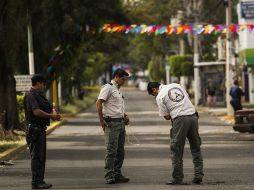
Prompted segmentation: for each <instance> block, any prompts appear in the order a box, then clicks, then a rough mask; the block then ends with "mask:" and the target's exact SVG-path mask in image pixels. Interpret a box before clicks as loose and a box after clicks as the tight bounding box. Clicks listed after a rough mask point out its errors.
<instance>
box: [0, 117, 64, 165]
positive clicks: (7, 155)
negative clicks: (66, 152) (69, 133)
mask: <svg viewBox="0 0 254 190" xmlns="http://www.w3.org/2000/svg"><path fill="white" fill-rule="evenodd" d="M65 121H66V120H62V121H57V122H54V123H52V124H51V125H50V126H48V128H47V131H46V134H47V135H49V134H50V133H52V132H53V131H54V130H55V129H56V128H58V127H59V126H61V125H63V124H64V122H65ZM26 148H27V145H26V142H25V140H24V139H23V140H22V143H21V144H20V145H18V146H17V147H14V148H11V149H8V150H6V151H4V152H2V153H0V161H5V160H10V159H12V158H15V156H16V155H17V154H19V153H20V152H22V151H23V150H25V149H26Z"/></svg>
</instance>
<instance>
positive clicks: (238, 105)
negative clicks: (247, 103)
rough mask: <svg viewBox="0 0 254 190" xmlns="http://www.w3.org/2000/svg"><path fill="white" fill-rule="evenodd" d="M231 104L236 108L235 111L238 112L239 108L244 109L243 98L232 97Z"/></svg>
mask: <svg viewBox="0 0 254 190" xmlns="http://www.w3.org/2000/svg"><path fill="white" fill-rule="evenodd" d="M230 104H231V106H232V107H233V109H234V112H236V111H237V110H242V109H243V107H242V103H241V100H240V99H235V98H234V99H232V100H231V101H230Z"/></svg>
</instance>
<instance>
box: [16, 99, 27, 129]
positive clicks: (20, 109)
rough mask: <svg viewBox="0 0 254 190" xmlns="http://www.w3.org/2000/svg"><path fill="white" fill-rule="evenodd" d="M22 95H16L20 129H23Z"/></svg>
mask: <svg viewBox="0 0 254 190" xmlns="http://www.w3.org/2000/svg"><path fill="white" fill-rule="evenodd" d="M23 102H24V95H17V109H18V114H19V122H20V128H25V110H24V104H23Z"/></svg>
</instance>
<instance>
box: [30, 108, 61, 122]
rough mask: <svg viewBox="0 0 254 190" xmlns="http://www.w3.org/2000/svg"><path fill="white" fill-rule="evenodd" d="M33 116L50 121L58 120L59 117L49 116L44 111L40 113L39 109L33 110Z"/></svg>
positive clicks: (57, 115)
mask: <svg viewBox="0 0 254 190" xmlns="http://www.w3.org/2000/svg"><path fill="white" fill-rule="evenodd" d="M33 114H34V115H35V116H37V117H43V118H50V119H52V120H60V119H61V116H60V114H50V113H46V112H44V111H42V110H41V109H39V108H35V109H33Z"/></svg>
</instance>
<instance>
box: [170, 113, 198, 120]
mask: <svg viewBox="0 0 254 190" xmlns="http://www.w3.org/2000/svg"><path fill="white" fill-rule="evenodd" d="M186 116H187V117H188V116H190V117H192V116H197V117H199V116H198V112H195V113H194V114H191V115H181V116H177V117H175V118H174V119H172V121H175V120H176V119H178V118H180V117H186Z"/></svg>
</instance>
